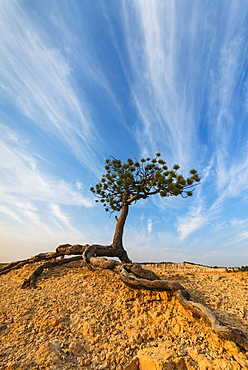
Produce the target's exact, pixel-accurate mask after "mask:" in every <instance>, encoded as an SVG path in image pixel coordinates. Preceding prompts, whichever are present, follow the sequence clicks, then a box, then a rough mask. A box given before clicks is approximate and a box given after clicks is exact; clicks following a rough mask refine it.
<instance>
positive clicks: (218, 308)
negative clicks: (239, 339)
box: [0, 262, 248, 370]
mask: <svg viewBox="0 0 248 370" xmlns="http://www.w3.org/2000/svg"><path fill="white" fill-rule="evenodd" d="M39 264H40V263H35V264H34V265H32V266H31V265H26V266H24V267H22V268H21V269H19V270H14V271H11V272H9V273H8V274H6V275H2V276H0V369H6V370H7V369H8V370H16V369H19V370H21V369H22V370H24V369H25V370H26V369H34V370H35V369H53V370H55V369H56V370H57V369H58V370H60V369H61V370H67V369H68V370H69V369H70V370H73V369H86V370H107V369H110V370H115V369H117V370H119V369H120V370H123V369H127V370H139V369H140V370H164V369H169V370H173V369H182V370H183V369H186V370H187V369H200V370H201V369H206V370H207V369H208V370H211V369H220V370H221V369H226V370H238V369H248V352H247V350H244V349H241V348H240V347H239V346H238V345H237V344H235V343H234V342H232V341H225V340H221V339H220V338H219V337H218V336H217V335H216V334H214V333H213V332H212V330H211V329H210V327H209V326H208V325H207V324H206V323H205V322H204V321H203V320H202V319H201V318H199V317H196V316H195V315H194V314H193V313H192V312H190V311H189V310H187V309H186V308H184V307H183V306H182V305H181V304H180V303H179V302H178V300H177V299H176V298H175V297H174V296H171V295H169V294H168V293H166V292H152V291H146V290H134V289H132V288H129V287H127V286H126V285H125V284H124V283H123V282H122V281H121V280H120V278H119V276H118V275H117V274H116V273H115V272H114V271H111V270H97V271H90V270H89V269H88V268H87V267H86V266H85V265H84V263H83V262H72V263H70V264H68V265H64V266H60V267H55V268H53V269H51V270H47V271H45V272H44V273H43V275H42V276H41V277H40V278H39V280H38V288H37V289H24V290H23V289H21V288H20V287H21V285H22V283H23V280H24V279H25V278H28V277H29V275H30V273H31V272H32V271H33V270H34V269H35V267H37V266H38V265H39ZM148 268H149V269H154V271H155V272H156V273H157V274H158V275H160V276H161V277H162V278H164V279H166V280H175V281H178V282H179V283H180V284H182V285H183V286H184V287H185V288H186V289H187V290H188V292H189V293H190V294H191V300H193V301H196V302H200V303H202V304H204V305H205V306H207V307H208V308H209V309H211V310H212V311H213V312H214V313H215V315H216V316H217V318H219V319H220V320H221V321H223V322H224V323H226V324H228V325H229V326H232V327H236V328H238V329H240V330H241V331H242V332H243V333H244V334H245V335H246V336H247V337H248V273H247V272H243V273H226V272H224V271H223V270H221V269H213V270H211V271H210V272H209V271H205V272H202V270H201V268H200V267H199V268H197V266H195V268H194V269H193V270H192V269H191V270H190V269H186V268H185V269H178V268H176V265H175V268H174V267H173V264H172V265H171V267H170V268H169V269H166V270H165V269H163V268H156V267H154V266H153V267H151V266H149V267H148Z"/></svg>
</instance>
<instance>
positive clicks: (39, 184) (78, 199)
mask: <svg viewBox="0 0 248 370" xmlns="http://www.w3.org/2000/svg"><path fill="white" fill-rule="evenodd" d="M1 129H2V133H3V139H0V174H1V178H2V181H1V185H0V196H1V199H2V201H3V202H5V201H6V199H8V201H9V202H11V199H12V198H11V196H13V195H16V194H18V197H19V199H20V197H23V199H24V200H23V199H22V200H18V203H15V202H16V200H13V199H12V200H13V201H14V205H15V206H18V208H22V209H26V210H27V209H29V211H34V209H32V207H31V206H30V204H29V203H27V202H26V201H25V198H26V199H29V200H33V201H43V202H58V203H61V204H68V205H73V204H74V205H82V206H85V207H91V206H92V205H93V202H92V200H90V199H89V198H86V197H84V196H83V195H82V194H81V192H80V191H79V189H78V187H77V185H75V186H74V185H73V184H71V183H68V182H66V181H65V180H64V179H62V178H58V177H55V176H53V175H49V174H45V173H43V172H42V170H40V169H39V164H38V163H37V162H38V161H37V159H38V157H35V153H34V152H33V153H32V154H31V153H30V150H29V147H28V144H27V142H26V140H25V139H24V140H23V139H22V138H21V137H18V134H17V133H15V132H14V131H13V130H10V129H7V128H5V127H4V126H3V125H1ZM18 197H16V198H18ZM24 202H26V203H25V204H26V206H24ZM27 204H29V206H27ZM33 207H34V206H33Z"/></svg>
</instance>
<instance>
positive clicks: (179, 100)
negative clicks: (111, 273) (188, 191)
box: [0, 0, 248, 266]
mask: <svg viewBox="0 0 248 370" xmlns="http://www.w3.org/2000/svg"><path fill="white" fill-rule="evenodd" d="M247 40H248V3H246V2H244V1H242V0H240V1H239V0H230V1H225V0H222V1H221V0H220V1H216V0H210V1H201V0H195V1H192V0H177V1H172V0H161V1H159V0H130V1H129V0H123V1H122V0H117V1H116V0H108V1H100V0H95V1H87V0H64V1H60V0H52V1H50V0H49V1H48V0H43V1H33V0H19V1H17V0H3V1H1V2H0V49H1V50H0V88H1V90H0V91H1V99H0V129H1V130H0V132H1V135H0V141H1V144H0V230H1V242H0V243H1V250H0V261H2V262H8V261H12V260H18V259H22V258H26V257H29V256H31V255H34V254H37V253H39V252H45V251H53V250H55V248H56V246H57V245H59V244H62V243H81V244H84V243H89V244H91V243H100V244H109V243H110V242H111V240H112V236H113V231H114V227H115V219H114V217H113V216H112V217H109V214H108V213H106V212H105V211H104V208H103V207H101V206H100V205H97V204H96V203H95V202H94V197H93V195H92V194H91V193H90V191H89V188H90V187H91V186H94V185H95V184H96V183H97V182H99V180H100V177H101V174H103V173H104V161H105V159H106V158H108V157H109V156H110V155H112V156H114V157H116V158H119V159H121V160H123V161H125V160H126V159H127V158H130V157H131V158H137V159H140V158H141V157H143V156H154V155H155V153H156V152H160V153H161V154H162V158H163V159H165V160H166V162H167V163H168V164H169V165H173V164H174V163H179V164H180V165H181V171H182V173H183V174H184V175H186V176H187V175H188V171H189V170H190V169H191V168H196V169H197V170H198V172H199V174H200V176H201V178H202V180H201V185H199V186H198V187H197V189H196V190H195V193H194V197H193V198H188V199H182V198H179V197H176V198H175V197H174V198H168V199H161V198H159V197H156V196H155V197H154V198H150V199H149V200H146V201H140V202H139V203H137V204H136V205H132V206H131V208H130V213H129V217H128V220H127V224H126V228H125V238H124V242H125V246H126V249H127V250H128V253H129V256H130V258H131V259H132V260H135V261H173V262H182V261H192V262H195V263H201V264H207V265H219V266H236V265H237V266H240V265H248V248H247V246H248V211H247V210H248V207H247V206H248V194H247V182H248V123H247V115H248V79H247V71H248V70H247V57H248V50H247V48H248V43H247Z"/></svg>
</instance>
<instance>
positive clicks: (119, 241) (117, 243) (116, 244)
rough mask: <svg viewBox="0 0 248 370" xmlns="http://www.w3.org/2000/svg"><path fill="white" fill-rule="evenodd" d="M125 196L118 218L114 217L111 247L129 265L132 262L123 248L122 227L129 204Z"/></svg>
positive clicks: (125, 195)
mask: <svg viewBox="0 0 248 370" xmlns="http://www.w3.org/2000/svg"><path fill="white" fill-rule="evenodd" d="M125 198H126V199H127V194H126V193H125V194H124V201H123V204H122V208H121V214H120V217H119V218H118V217H116V221H117V224H116V227H115V233H114V237H113V242H112V244H111V245H112V247H113V248H115V249H116V252H117V256H116V257H118V258H119V259H120V260H121V261H122V262H125V263H131V262H132V261H131V260H130V259H129V257H128V255H127V252H126V251H125V249H124V247H123V232H124V226H125V222H126V219H127V215H128V209H129V204H128V203H127V202H126V199H125Z"/></svg>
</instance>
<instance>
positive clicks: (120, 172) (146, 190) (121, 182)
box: [90, 153, 200, 212]
mask: <svg viewBox="0 0 248 370" xmlns="http://www.w3.org/2000/svg"><path fill="white" fill-rule="evenodd" d="M105 163H106V165H105V170H106V173H105V174H104V175H102V179H101V182H100V183H98V184H96V185H95V187H91V188H90V190H91V192H92V193H93V194H94V195H95V196H96V197H97V198H98V199H97V200H96V202H100V203H102V204H103V206H104V208H105V210H106V211H109V212H114V211H120V210H121V208H122V205H123V202H126V203H127V204H128V205H131V204H132V203H135V202H136V201H138V200H139V199H146V198H148V197H149V196H151V195H154V194H159V195H160V196H161V197H169V196H178V195H181V196H182V197H185V198H186V197H190V196H192V195H193V190H194V186H195V185H196V184H197V183H199V181H200V177H199V176H198V173H197V171H196V170H194V169H192V170H191V171H190V176H189V177H188V178H185V177H184V176H183V175H181V174H179V173H178V170H179V169H180V166H179V165H178V164H175V165H174V166H173V168H172V169H170V170H169V169H168V167H167V165H166V162H165V161H164V160H163V159H161V158H160V153H156V156H155V158H153V159H151V158H142V159H141V160H140V161H137V160H135V161H134V160H132V159H131V158H129V159H128V160H127V161H126V163H122V162H121V161H120V160H119V159H116V158H114V157H110V158H109V159H106V161H105ZM124 195H125V196H124Z"/></svg>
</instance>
